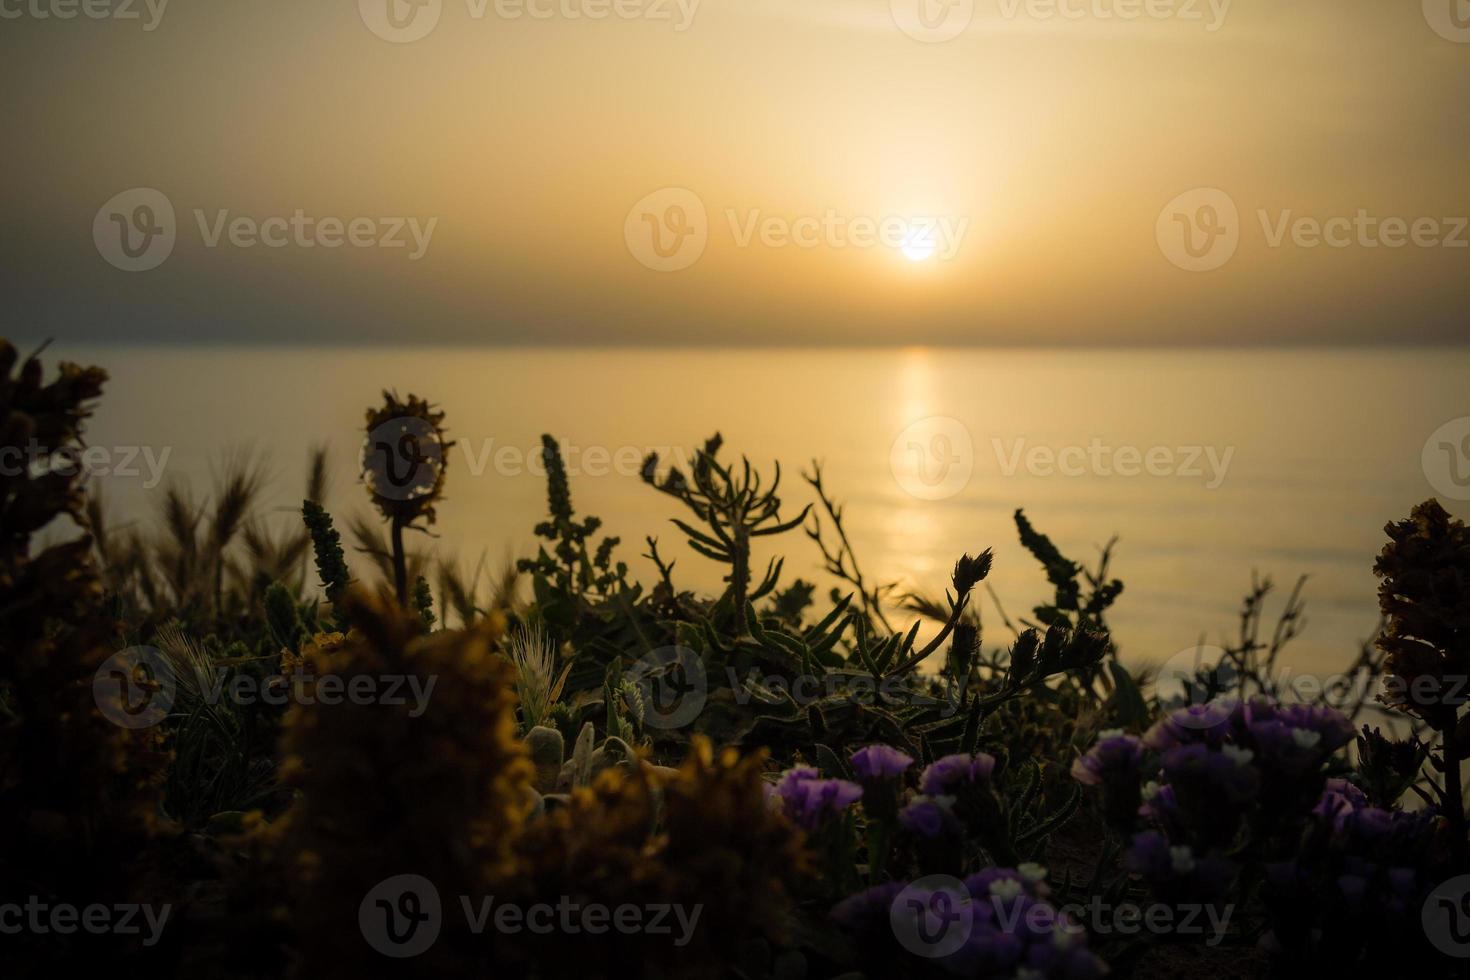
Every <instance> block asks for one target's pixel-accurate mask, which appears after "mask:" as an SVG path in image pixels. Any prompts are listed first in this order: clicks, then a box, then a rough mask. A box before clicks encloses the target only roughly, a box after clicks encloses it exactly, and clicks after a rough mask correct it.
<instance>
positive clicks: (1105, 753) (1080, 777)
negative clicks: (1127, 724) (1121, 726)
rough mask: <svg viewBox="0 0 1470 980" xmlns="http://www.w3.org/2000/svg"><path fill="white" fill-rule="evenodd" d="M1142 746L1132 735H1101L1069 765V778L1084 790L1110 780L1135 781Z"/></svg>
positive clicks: (1109, 733)
mask: <svg viewBox="0 0 1470 980" xmlns="http://www.w3.org/2000/svg"><path fill="white" fill-rule="evenodd" d="M1142 762H1143V743H1142V742H1140V741H1139V740H1138V739H1137V738H1136V737H1135V736H1133V735H1124V734H1123V733H1122V732H1116V733H1115V732H1103V733H1102V734H1101V735H1100V736H1099V737H1098V741H1097V744H1096V745H1094V746H1093V747H1092V748H1091V749H1089V750H1088V751H1087V754H1086V755H1084V756H1081V757H1079V758H1078V759H1077V761H1076V762H1074V763H1072V778H1073V779H1075V780H1077V781H1078V782H1079V783H1083V784H1084V785H1087V786H1101V785H1102V783H1103V780H1104V779H1106V778H1108V777H1110V776H1115V775H1118V776H1128V777H1131V778H1134V779H1136V778H1137V777H1138V768H1139V765H1140V764H1141V763H1142Z"/></svg>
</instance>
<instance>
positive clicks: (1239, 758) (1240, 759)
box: [1220, 745, 1256, 766]
mask: <svg viewBox="0 0 1470 980" xmlns="http://www.w3.org/2000/svg"><path fill="white" fill-rule="evenodd" d="M1220 752H1221V753H1222V754H1224V756H1225V758H1227V759H1229V760H1230V761H1231V762H1233V763H1235V764H1236V765H1237V766H1243V765H1245V764H1246V763H1247V762H1250V761H1251V760H1252V759H1254V758H1255V757H1256V754H1255V753H1254V752H1252V751H1251V750H1250V749H1243V748H1241V747H1240V746H1239V745H1223V746H1221V747H1220Z"/></svg>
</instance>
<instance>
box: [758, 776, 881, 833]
mask: <svg viewBox="0 0 1470 980" xmlns="http://www.w3.org/2000/svg"><path fill="white" fill-rule="evenodd" d="M776 793H777V795H779V796H780V797H781V804H782V810H783V811H784V812H785V814H786V816H787V817H788V818H789V819H790V820H791V821H792V822H793V823H795V824H796V825H797V826H799V827H801V828H802V829H804V830H816V829H817V827H819V826H820V825H821V823H822V821H823V820H824V819H825V818H826V817H828V816H830V815H832V814H836V813H840V812H842V811H843V810H845V809H847V808H848V807H849V806H852V804H854V803H856V802H857V801H858V800H859V799H861V798H862V795H863V788H862V787H861V786H859V785H858V784H857V783H850V782H848V781H847V780H845V779H822V778H820V776H819V775H818V773H817V770H815V769H813V768H812V767H811V766H797V767H796V768H794V769H788V770H787V771H786V772H785V773H783V774H782V775H781V781H780V782H778V783H777V784H776Z"/></svg>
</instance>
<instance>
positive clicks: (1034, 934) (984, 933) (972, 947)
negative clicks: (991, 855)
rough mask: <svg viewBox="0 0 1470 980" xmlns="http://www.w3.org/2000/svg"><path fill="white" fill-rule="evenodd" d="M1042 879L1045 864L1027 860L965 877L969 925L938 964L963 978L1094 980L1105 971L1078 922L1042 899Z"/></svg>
mask: <svg viewBox="0 0 1470 980" xmlns="http://www.w3.org/2000/svg"><path fill="white" fill-rule="evenodd" d="M1045 879H1046V869H1045V868H1042V867H1040V866H1039V865H1033V864H1023V865H1021V866H1020V867H1018V868H1015V869H1011V868H988V869H986V870H985V871H982V872H979V873H978V874H973V875H970V876H969V877H968V878H966V879H965V882H964V884H965V889H966V890H967V891H968V892H969V893H970V896H971V899H972V904H971V909H972V910H973V913H972V914H973V924H972V927H971V929H970V932H969V935H968V936H967V937H966V939H965V942H964V945H962V946H961V947H960V948H959V949H958V950H956V951H955V952H954V953H952V954H950V955H949V956H946V957H944V958H943V959H940V960H939V961H938V963H939V965H940V966H941V967H942V968H943V969H944V970H945V971H946V972H949V973H952V974H956V975H958V976H964V977H991V976H1016V977H1028V978H1031V977H1035V978H1058V980H1062V978H1065V980H1095V978H1099V977H1102V976H1103V975H1104V974H1106V973H1107V966H1106V965H1105V964H1104V963H1103V962H1102V960H1100V959H1098V958H1097V956H1096V955H1095V954H1093V953H1092V952H1091V951H1089V950H1088V948H1087V937H1086V935H1085V933H1084V932H1083V931H1082V929H1081V927H1080V926H1079V925H1078V924H1077V923H1075V922H1073V921H1072V920H1071V919H1069V918H1068V917H1067V916H1065V915H1064V914H1062V913H1061V912H1058V911H1057V910H1056V909H1055V908H1053V907H1052V906H1051V905H1050V904H1049V903H1048V902H1047V901H1045V899H1044V896H1045V894H1046V886H1045Z"/></svg>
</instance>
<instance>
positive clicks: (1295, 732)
mask: <svg viewBox="0 0 1470 980" xmlns="http://www.w3.org/2000/svg"><path fill="white" fill-rule="evenodd" d="M1291 740H1292V741H1293V742H1295V743H1296V747H1297V748H1299V749H1311V748H1316V746H1317V743H1318V742H1320V741H1322V733H1321V732H1314V731H1312V730H1311V729H1309V728H1293V729H1292V730H1291Z"/></svg>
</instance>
